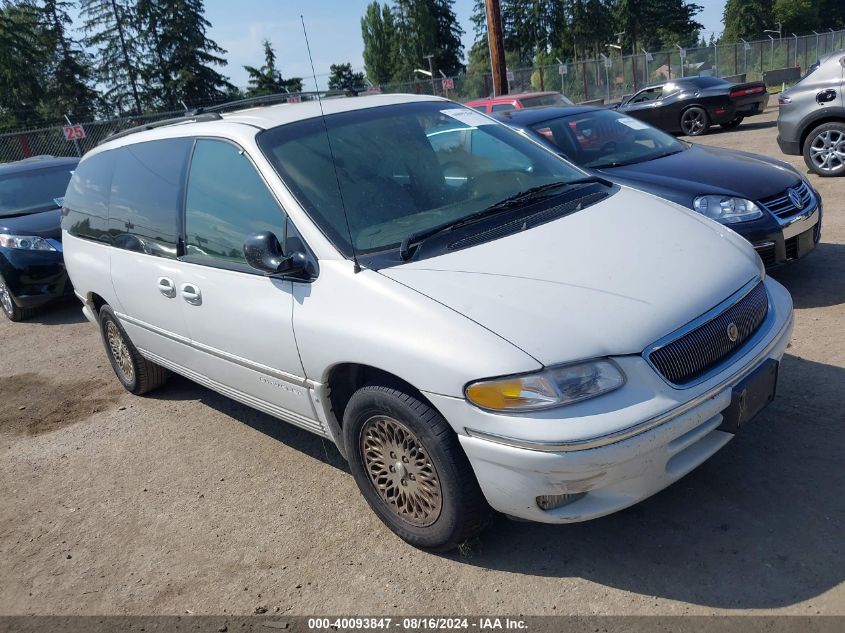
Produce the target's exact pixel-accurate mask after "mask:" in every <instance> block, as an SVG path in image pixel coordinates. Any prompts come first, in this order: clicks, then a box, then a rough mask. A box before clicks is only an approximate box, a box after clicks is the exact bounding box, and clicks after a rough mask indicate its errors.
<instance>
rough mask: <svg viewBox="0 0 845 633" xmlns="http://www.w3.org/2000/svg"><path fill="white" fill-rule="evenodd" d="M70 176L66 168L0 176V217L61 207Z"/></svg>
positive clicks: (69, 171)
mask: <svg viewBox="0 0 845 633" xmlns="http://www.w3.org/2000/svg"><path fill="white" fill-rule="evenodd" d="M70 176H71V170H70V169H69V168H68V167H66V166H65V167H54V168H51V169H38V170H31V171H22V172H18V173H16V174H10V175H8V176H0V217H9V216H12V215H26V214H28V213H36V212H38V211H46V210H47V209H54V208H56V207H60V206H62V198H63V197H64V195H65V190H66V189H67V184H68V182H70Z"/></svg>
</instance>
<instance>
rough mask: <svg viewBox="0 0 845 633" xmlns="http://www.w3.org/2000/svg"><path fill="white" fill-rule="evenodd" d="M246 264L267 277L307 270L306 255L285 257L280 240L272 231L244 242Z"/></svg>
mask: <svg viewBox="0 0 845 633" xmlns="http://www.w3.org/2000/svg"><path fill="white" fill-rule="evenodd" d="M244 257H245V258H246V263H247V264H249V265H250V266H252V267H253V268H255V269H256V270H260V271H261V272H262V273H264V274H265V275H289V274H293V273H298V272H301V271H303V270H305V267H306V264H307V262H306V259H305V254H304V253H302V252H301V251H296V252H294V253H291V254H290V255H287V256H286V255H285V254H284V251H283V249H282V245H281V244H280V243H279V239H278V238H277V237H276V236H275V235H274V234H273V233H271V232H270V231H262V232H261V233H255V234H253V235H250V236H249V237H247V238H246V240H245V241H244Z"/></svg>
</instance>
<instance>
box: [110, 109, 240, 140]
mask: <svg viewBox="0 0 845 633" xmlns="http://www.w3.org/2000/svg"><path fill="white" fill-rule="evenodd" d="M222 118H223V117H222V116H220V115H219V114H218V113H217V112H201V111H194V112H186V113H185V114H184V115H182V116H177V117H172V118H169V119H162V120H161V121H153V122H152V123H144V124H143V125H136V126H135V127H130V128H127V129H125V130H120V131H118V132H114V133H112V134H110V135H109V136H107V137H106V138H104V139H103V140H102V141H100V142H99V143H97V145H101V144H102V143H105V142H107V141H113V140H115V139H118V138H123V137H124V136H129V135H130V134H135V133H136V132H144V131H146V130H154V129H156V128H159V127H164V126H166V125H174V124H176V123H186V122H194V123H197V122H200V121H218V120H220V119H222Z"/></svg>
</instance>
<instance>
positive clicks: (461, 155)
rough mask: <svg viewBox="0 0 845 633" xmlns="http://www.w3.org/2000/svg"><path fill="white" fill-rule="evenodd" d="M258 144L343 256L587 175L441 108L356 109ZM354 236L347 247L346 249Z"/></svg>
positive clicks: (478, 120)
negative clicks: (520, 195) (522, 194)
mask: <svg viewBox="0 0 845 633" xmlns="http://www.w3.org/2000/svg"><path fill="white" fill-rule="evenodd" d="M258 143H259V145H260V146H261V149H262V151H263V152H264V154H265V155H266V156H267V157H268V158H269V160H270V161H271V162H272V164H273V166H274V167H275V169H276V170H277V172H278V173H279V175H280V176H281V177H282V179H283V180H284V182H285V183H286V184H287V186H288V187H289V188H290V189H291V191H292V193H293V194H294V195H295V196H296V197H297V199H298V200H299V202H300V204H302V206H303V208H304V209H305V210H306V212H307V213H308V214H309V215H310V216H311V218H312V219H313V220H314V222H315V223H316V224H317V225H318V226H319V227H320V229H321V230H322V231H323V233H324V234H325V235H326V236H327V237H328V238H329V239H331V240H332V242H333V243H334V244H335V245H336V246H337V248H338V249H339V250H340V251H341V252H343V253H344V254H345V255H347V256H351V255H352V252H353V251H352V246H353V244H354V251H355V253H357V254H367V253H378V252H384V251H387V250H390V249H398V248H399V246H400V244H402V242H403V241H404V240H406V238H408V236H409V235H413V234H419V233H422V232H425V231H429V230H431V229H433V228H435V227H439V226H441V225H445V224H448V223H452V222H456V221H460V220H461V219H463V218H467V217H469V216H472V215H473V214H477V213H479V212H480V211H484V210H485V209H488V208H490V207H491V206H493V205H495V204H496V203H498V202H501V201H503V200H507V199H510V198H513V197H514V196H517V195H518V194H520V193H523V192H526V191H528V190H534V188H536V187H539V186H542V185H546V184H549V183H566V182H570V181H575V180H581V179H583V178H584V176H585V174H584V173H583V172H581V171H579V170H578V169H576V168H575V167H573V166H572V165H569V164H568V163H566V162H564V161H562V160H560V159H558V158H557V157H556V156H555V155H554V154H552V153H551V152H548V151H546V150H544V149H542V148H541V147H539V146H538V145H536V144H535V143H533V142H531V141H530V140H528V139H525V138H523V137H522V136H521V135H520V134H518V133H516V132H515V131H513V130H511V129H510V128H507V127H505V126H503V125H500V124H498V123H496V122H495V121H492V120H491V119H489V118H487V117H486V116H484V115H482V114H479V113H478V112H475V111H473V110H470V109H469V108H465V107H462V106H459V105H457V104H454V103H449V102H444V101H426V102H416V103H407V104H399V105H391V106H383V107H378V108H367V109H362V110H353V111H350V112H343V113H340V114H333V115H329V116H327V117H325V127H324V123H323V121H322V120H321V119H319V118H317V119H308V120H305V121H299V122H297V123H290V124H287V125H282V126H279V127H277V128H273V129H270V130H267V131H266V132H263V133H262V134H260V135H259V136H258ZM350 236H351V242H350Z"/></svg>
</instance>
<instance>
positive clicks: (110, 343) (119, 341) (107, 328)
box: [100, 305, 170, 396]
mask: <svg viewBox="0 0 845 633" xmlns="http://www.w3.org/2000/svg"><path fill="white" fill-rule="evenodd" d="M100 332H101V333H102V335H103V345H105V347H106V356H108V357H109V362H110V363H111V366H112V369H113V370H114V373H115V375H116V376H117V379H118V380H119V381H120V384H122V385H123V387H124V388H125V389H126V391H128V392H130V393H134V394H135V395H136V396H140V395H141V394H144V393H147V392H148V391H152V390H153V389H156V388H158V387H161V386H162V385H163V384H164V383H165V382H167V378H168V377H169V376H170V372H169V371H167V370H166V369H165V368H164V367H162V366H160V365H156V364H155V363H153V362H150V361H148V360H147V359H146V358H144V357H143V356H141V353H140V352H139V351H138V348H136V347H135V345H134V344H133V343H132V341H131V340H130V339H129V336H127V334H126V331H125V330H124V329H123V326H122V325H121V324H120V321H118V320H117V317H116V316H115V314H114V311H113V310H112V309H111V308H110V307H109V306H107V305H104V306H103V307H102V308H100Z"/></svg>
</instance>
